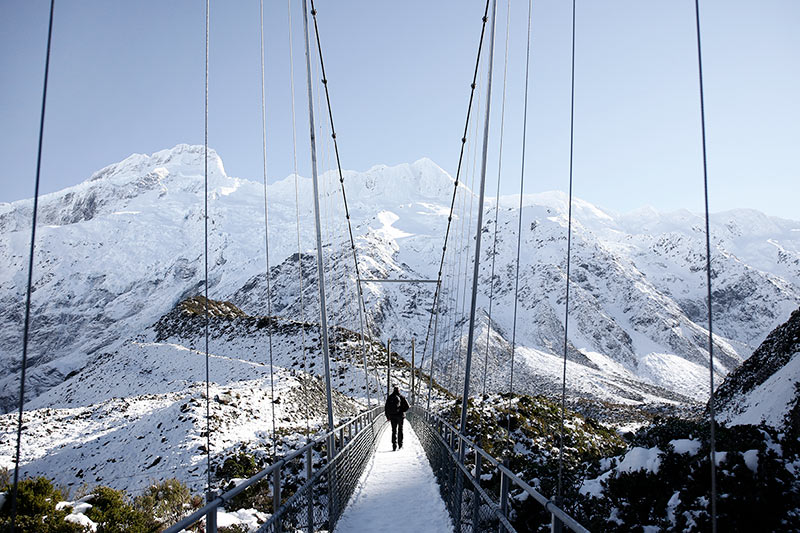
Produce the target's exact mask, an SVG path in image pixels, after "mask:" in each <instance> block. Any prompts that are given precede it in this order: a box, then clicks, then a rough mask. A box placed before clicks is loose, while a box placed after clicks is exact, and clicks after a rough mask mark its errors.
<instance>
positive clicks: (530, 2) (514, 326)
mask: <svg viewBox="0 0 800 533" xmlns="http://www.w3.org/2000/svg"><path fill="white" fill-rule="evenodd" d="M532 13H533V0H528V44H527V47H526V51H525V98H524V104H523V110H522V164H521V170H520V173H519V212H518V214H519V216H518V219H517V260H516V265H515V267H514V318H513V320H512V326H511V371H510V376H509V384H508V415H507V420H506V422H507V429H508V436H509V439H510V438H511V398H512V396H513V395H514V355H515V351H516V347H517V308H518V305H519V263H520V251H521V250H522V195H523V193H524V191H525V148H526V140H527V135H528V80H529V79H530V60H531V20H532V18H533V17H532Z"/></svg>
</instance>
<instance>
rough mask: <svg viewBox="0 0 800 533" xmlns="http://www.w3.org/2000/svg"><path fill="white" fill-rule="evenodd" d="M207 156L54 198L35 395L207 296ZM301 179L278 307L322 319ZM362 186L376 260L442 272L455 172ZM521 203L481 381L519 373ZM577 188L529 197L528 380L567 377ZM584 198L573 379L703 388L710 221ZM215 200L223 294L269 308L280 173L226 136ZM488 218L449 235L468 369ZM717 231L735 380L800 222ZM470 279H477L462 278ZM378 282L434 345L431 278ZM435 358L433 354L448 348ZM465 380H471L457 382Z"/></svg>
mask: <svg viewBox="0 0 800 533" xmlns="http://www.w3.org/2000/svg"><path fill="white" fill-rule="evenodd" d="M202 169H203V149H202V147H197V146H187V145H180V146H177V147H175V148H173V149H171V150H164V151H161V152H157V153H155V154H152V155H150V156H147V155H134V156H131V157H129V158H127V159H126V160H124V161H122V162H120V163H118V164H115V165H111V166H109V167H107V168H105V169H103V170H101V171H99V172H97V173H96V174H94V175H93V176H92V177H91V178H90V179H89V180H88V181H86V182H85V183H82V184H80V185H77V186H75V187H71V188H69V189H65V190H64V191H60V192H58V193H53V194H50V195H46V196H44V197H42V198H41V199H40V206H41V211H40V215H39V220H40V226H39V228H38V229H37V242H36V246H37V248H36V254H35V266H34V285H33V288H34V292H33V301H32V324H31V327H32V329H31V336H30V342H29V363H30V368H29V373H28V376H29V377H28V396H27V401H31V402H34V403H36V404H37V405H43V404H41V401H38V402H37V400H36V398H37V397H38V396H40V395H42V394H44V393H45V392H46V391H48V390H49V389H51V388H52V387H54V386H55V385H58V384H60V383H62V382H64V381H65V380H69V379H70V378H71V377H72V376H75V378H76V379H80V376H81V375H82V374H83V372H81V370H82V369H84V368H85V367H86V365H87V364H89V362H90V361H92V360H93V358H94V357H95V356H96V355H97V354H99V353H101V352H102V353H111V352H114V350H116V349H118V348H120V347H121V346H123V344H125V342H126V340H128V339H130V338H131V337H133V336H135V335H138V334H140V333H141V332H143V331H144V330H145V329H146V328H147V327H149V326H151V325H152V324H153V323H155V322H156V321H158V320H159V318H160V317H161V316H163V315H165V314H166V313H168V312H169V311H170V310H171V309H173V308H174V306H175V305H176V304H177V303H178V302H180V301H182V300H183V299H184V298H186V297H188V296H191V295H194V294H198V293H199V292H201V290H200V289H201V287H202V285H203V279H204V264H203V248H204V242H203V240H204V230H203V179H202ZM295 183H296V182H295V177H294V176H291V177H289V178H287V179H284V180H282V181H278V182H276V183H274V184H271V185H270V186H269V189H268V194H269V201H268V206H269V257H270V265H271V277H270V281H271V283H270V288H271V291H272V301H271V306H272V313H273V314H277V315H279V316H281V317H284V318H287V319H294V320H299V321H309V322H316V321H317V320H318V318H317V317H318V313H319V309H318V303H317V285H316V283H317V272H316V265H315V259H314V256H313V253H314V240H313V234H314V233H313V232H314V227H313V211H312V202H311V184H310V180H309V179H307V178H298V179H297V187H298V188H297V190H296V189H295ZM345 183H346V187H347V194H348V200H349V203H350V210H351V216H352V221H353V224H354V232H355V235H356V241H357V251H358V254H359V261H360V269H361V272H362V276H364V277H374V278H397V277H407V278H409V279H411V278H423V279H433V278H435V277H436V271H437V268H438V262H439V257H440V254H441V247H442V244H443V241H442V240H443V235H444V229H445V227H446V224H447V215H448V208H449V204H450V198H451V195H452V189H453V180H452V178H451V177H450V176H449V175H448V174H447V173H446V172H444V171H443V170H442V169H441V168H439V167H438V166H436V165H435V164H434V163H433V162H431V161H430V160H424V159H423V160H420V161H417V162H415V163H413V164H405V165H399V166H396V167H386V166H376V167H373V168H372V169H370V170H368V171H366V172H363V173H357V172H345ZM459 190H460V193H459V196H458V198H457V204H456V205H457V206H469V205H470V203H471V202H470V200H471V198H472V196H471V193H470V192H469V191H468V190H466V189H465V188H464V187H460V188H459ZM321 194H322V199H321V203H322V211H323V239H324V241H325V244H326V246H325V249H326V253H325V258H324V259H325V268H326V282H327V289H328V293H327V297H328V301H329V304H330V310H329V312H330V314H331V318H330V320H331V323H332V324H334V325H338V326H342V327H346V328H349V329H352V330H358V313H357V307H356V304H355V297H354V295H355V283H354V268H353V265H352V259H351V257H352V256H351V252H350V250H349V240H348V237H347V231H346V226H345V220H344V216H343V208H342V202H341V193H340V191H339V188H338V178H337V176H335V175H334V174H333V173H327V174H325V175H324V176H323V177H322V192H321ZM296 196H297V197H298V198H299V205H298V206H297V207H296V204H295V197H296ZM516 201H517V200H516V199H512V198H500V199H499V202H500V211H499V213H500V215H499V220H498V225H499V233H498V239H497V243H496V245H495V243H494V242H493V227H494V212H495V211H494V205H493V204H492V202H491V201H490V202H489V205H488V206H487V210H486V214H485V217H484V220H485V221H486V222H485V227H484V245H483V249H482V259H481V266H480V280H479V281H480V295H479V299H478V304H479V306H480V310H479V313H478V316H479V321H478V331H477V332H476V339H477V352H476V357H475V361H474V363H473V370H474V372H473V375H472V380H473V389H472V390H480V387H481V386H482V381H483V375H484V358H485V359H486V360H488V364H489V372H487V381H488V384H487V386H488V388H489V389H490V390H501V391H502V390H505V388H506V387H507V386H508V385H507V383H508V373H509V369H508V357H509V353H510V342H511V334H512V318H511V317H512V309H513V287H514V279H513V274H514V264H515V252H516V217H517V215H518V212H517V207H516ZM566 202H567V200H566V197H565V195H564V194H562V193H544V194H538V195H530V196H526V197H525V198H524V202H523V209H522V218H523V224H522V227H523V231H524V234H523V251H524V254H523V257H522V266H521V269H520V272H521V273H520V319H519V321H518V329H517V338H516V342H517V347H518V351H517V355H518V357H517V366H516V367H515V381H516V383H517V385H516V386H517V387H518V388H519V389H520V390H522V391H524V392H530V393H541V392H544V393H547V392H549V391H551V390H556V389H557V388H558V387H559V382H560V375H561V374H560V368H561V366H560V365H561V363H560V357H561V355H560V354H561V353H562V349H563V347H562V343H563V336H564V309H563V306H564V285H565V275H566V263H565V255H566V254H565V248H566V222H567V221H566V207H567V205H566ZM475 205H476V203H475ZM31 209H32V201H30V200H28V201H19V202H14V203H11V204H0V263H1V264H3V265H5V266H4V268H3V269H2V271H0V304H1V305H0V361H2V363H3V368H4V369H6V370H5V371H4V373H3V374H2V375H0V405H2V407H3V409H4V410H6V411H8V410H10V409H12V408H14V407H15V406H16V402H17V394H18V385H17V381H18V375H19V364H20V354H21V352H22V349H21V337H22V335H21V331H22V327H21V324H22V318H23V313H24V294H25V292H24V291H25V284H26V276H27V272H26V270H27V253H28V241H29V238H30V236H29V231H30V230H29V227H28V224H29V220H30V214H31ZM573 209H574V215H575V221H574V224H573V227H574V233H573V263H572V265H571V269H572V270H571V272H572V274H571V275H572V293H571V296H570V325H569V358H570V361H571V362H570V365H569V367H568V386H569V389H570V391H571V393H573V394H580V395H585V396H589V397H594V398H600V399H603V400H612V401H618V402H626V403H638V402H646V401H665V400H666V401H668V402H686V401H689V400H691V399H694V400H700V401H702V400H705V398H706V397H707V395H708V387H707V384H706V383H707V370H706V369H707V366H708V355H707V346H706V344H707V331H706V329H705V328H706V307H705V291H706V289H705V273H704V270H703V269H704V265H705V259H704V246H705V245H704V237H703V224H702V218H701V217H700V216H698V215H695V214H692V213H689V212H675V213H658V212H655V211H653V210H650V209H643V210H640V211H637V212H634V213H629V214H625V215H617V214H614V213H612V212H609V211H606V210H603V209H601V208H598V207H595V206H593V205H591V204H589V203H587V202H584V201H581V200H576V201H575V203H574V206H573ZM209 210H210V211H209V213H210V215H209V234H208V235H209V237H208V249H209V264H208V268H209V274H208V277H209V286H210V292H209V295H210V297H211V298H213V299H218V300H230V301H231V302H233V303H234V304H236V305H238V306H239V307H241V308H242V309H243V310H244V311H245V312H246V313H248V314H250V315H254V316H259V315H266V314H267V311H268V309H267V308H268V302H267V298H266V293H267V286H266V283H265V277H266V276H265V272H266V267H265V246H264V243H265V234H264V199H263V185H262V184H260V183H257V182H253V181H248V180H244V179H238V178H234V177H230V176H227V174H226V173H225V170H224V167H223V165H222V162H221V160H220V159H219V157H218V156H217V155H216V154H215V153H214V152H213V151H212V152H211V153H210V160H209ZM298 219H299V221H300V230H299V235H298V233H297V229H296V225H295V221H296V220H298ZM471 220H472V221H474V220H475V218H474V217H472V218H471V217H470V216H469V214H468V213H467V212H466V209H460V210H458V211H457V213H456V216H455V217H454V229H453V233H452V239H451V241H450V242H449V243H448V250H449V251H450V252H452V251H455V253H454V254H453V255H452V256H451V255H450V252H448V263H447V264H446V265H445V277H446V279H445V283H444V284H443V287H444V295H443V299H442V311H443V314H442V315H441V324H440V325H439V330H438V332H439V336H438V337H437V347H438V349H437V355H436V366H437V368H436V370H435V371H436V374H437V375H442V373H443V372H447V375H448V376H451V377H453V376H457V375H458V372H457V371H455V370H454V369H453V367H454V365H455V366H457V365H459V364H460V365H461V367H462V368H463V364H464V360H463V359H464V358H463V346H464V345H465V339H466V334H467V332H466V331H465V330H466V326H464V316H465V315H464V313H463V310H464V309H466V308H465V306H464V302H465V301H466V300H468V299H465V293H464V289H463V286H464V281H463V278H464V273H465V272H467V271H469V272H471V254H472V253H473V252H470V246H471V245H472V242H473V237H472V235H473V234H474V230H470V229H469V228H468V227H467V226H468V224H469V222H470V221H471ZM473 224H474V222H473ZM712 239H713V244H712V245H713V247H714V250H713V264H712V266H713V278H714V279H713V288H714V304H715V309H714V313H715V314H714V328H715V334H716V336H715V344H716V346H715V354H716V356H717V357H718V360H717V361H716V368H717V371H718V372H719V374H720V376H719V377H720V378H721V377H722V376H724V375H725V374H726V373H727V372H728V371H730V370H731V369H733V368H734V367H736V366H737V365H738V364H739V363H740V362H741V361H742V360H743V359H744V358H746V357H748V356H749V355H750V353H751V352H752V351H753V350H754V349H755V347H757V346H758V345H759V344H760V342H761V341H762V340H763V339H764V337H765V335H766V334H767V333H768V332H769V331H771V330H772V329H773V328H774V327H775V326H776V325H778V324H780V323H782V322H783V321H785V320H786V318H787V317H788V316H789V313H790V312H791V311H792V310H793V309H795V308H797V306H798V305H800V222H795V221H790V220H782V219H778V218H774V217H769V216H766V215H764V214H762V213H759V212H756V211H747V210H738V211H731V212H725V213H720V214H716V215H714V216H713V217H712ZM298 242H299V247H298ZM459 250H461V252H459ZM298 253H299V255H298ZM492 255H494V259H495V272H494V278H491V258H492ZM298 257H300V258H301V259H302V261H301V263H302V269H298ZM300 270H302V272H300ZM459 272H460V273H461V275H460V276H459ZM301 279H302V283H303V297H302V298H301V297H300V290H299V286H300V283H301ZM453 279H461V280H462V281H461V285H460V286H459V285H457V284H455V283H453V282H452V280H453ZM490 281H491V284H492V285H491V286H492V287H493V288H492V289H491V292H492V296H493V304H492V316H491V320H489V317H488V313H487V311H488V303H489V293H490ZM364 287H365V293H366V299H367V303H366V307H367V314H368V316H367V320H368V324H369V327H370V330H371V332H372V334H373V335H374V336H375V337H376V338H381V339H383V340H386V339H388V338H392V339H393V346H394V348H395V349H396V350H397V351H398V352H400V353H401V354H403V355H404V356H406V357H408V358H410V347H409V345H410V339H411V337H412V336H416V338H417V342H418V345H421V344H422V341H423V339H424V338H425V333H426V328H427V326H428V321H429V317H430V315H429V310H430V306H431V302H432V290H431V288H432V285H430V284H427V285H422V284H417V285H412V284H377V283H368V284H365V285H364ZM487 329H488V331H487ZM487 334H488V338H489V339H490V342H489V350H488V357H487V356H486V352H485V350H486V339H487ZM459 347H461V349H459ZM419 351H421V349H420V350H418V352H419ZM478 354H480V355H478ZM426 357H427V358H428V361H429V360H430V359H429V358H430V350H428V353H427V355H426ZM462 379H463V378H462ZM452 381H453V383H452V385H453V386H455V385H456V384H457V383H456V382H457V378H454V379H453V380H452ZM445 384H447V383H445ZM47 397H48V398H50V401H52V402H53V404H52V405H53V406H56V405H60V403H59V402H60V400H59V398H57V397H52V396H47Z"/></svg>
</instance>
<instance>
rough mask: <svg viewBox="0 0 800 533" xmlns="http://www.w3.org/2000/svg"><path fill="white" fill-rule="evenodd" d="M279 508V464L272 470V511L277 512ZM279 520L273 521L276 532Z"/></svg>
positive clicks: (278, 529)
mask: <svg viewBox="0 0 800 533" xmlns="http://www.w3.org/2000/svg"><path fill="white" fill-rule="evenodd" d="M280 508H281V467H280V466H279V467H278V468H276V469H275V470H274V471H273V472H272V513H273V514H275V513H277V512H278V509H280ZM281 529H282V528H281V520H280V519H278V521H277V522H276V523H275V531H276V533H280V532H281Z"/></svg>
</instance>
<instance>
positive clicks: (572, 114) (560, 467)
mask: <svg viewBox="0 0 800 533" xmlns="http://www.w3.org/2000/svg"><path fill="white" fill-rule="evenodd" d="M574 141H575V0H572V70H571V74H570V110H569V205H568V208H567V286H566V302H565V304H564V367H563V371H562V378H561V424H560V426H559V445H558V490H557V493H556V494H557V496H556V504H557V505H561V500H562V495H563V477H564V418H565V416H566V410H567V344H568V342H569V267H570V259H571V256H572V171H573V166H572V162H573V153H574V145H575V142H574Z"/></svg>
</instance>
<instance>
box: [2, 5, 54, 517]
mask: <svg viewBox="0 0 800 533" xmlns="http://www.w3.org/2000/svg"><path fill="white" fill-rule="evenodd" d="M54 11H55V0H50V18H49V21H48V24H47V52H46V53H45V60H44V81H43V82H42V111H41V113H40V115H39V146H38V150H37V153H36V179H35V181H34V190H33V213H32V216H31V246H30V255H29V256H28V285H27V289H26V293H25V322H24V324H23V328H22V368H21V369H20V379H19V413H18V415H17V446H16V451H15V454H14V487H13V489H12V496H11V532H12V533H13V532H14V528H15V527H16V521H17V497H18V495H19V464H20V459H21V454H22V412H23V407H24V405H25V370H26V367H27V366H28V337H29V334H30V321H31V294H32V293H33V254H34V251H35V245H36V215H37V214H38V211H39V182H40V177H41V175H42V145H43V141H44V117H45V109H46V107H47V81H48V79H49V76H50V48H51V44H52V42H53V13H54Z"/></svg>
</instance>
